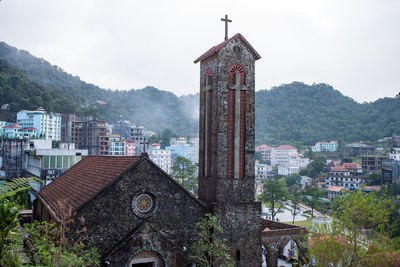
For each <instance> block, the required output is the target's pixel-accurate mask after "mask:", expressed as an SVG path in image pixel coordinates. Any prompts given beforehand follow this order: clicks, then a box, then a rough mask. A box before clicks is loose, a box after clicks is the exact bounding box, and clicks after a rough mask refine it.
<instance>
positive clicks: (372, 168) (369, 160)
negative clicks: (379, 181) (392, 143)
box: [361, 155, 388, 174]
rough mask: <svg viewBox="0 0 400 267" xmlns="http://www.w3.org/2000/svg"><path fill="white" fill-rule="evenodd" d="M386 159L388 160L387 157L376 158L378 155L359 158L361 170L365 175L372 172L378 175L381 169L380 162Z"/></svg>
mask: <svg viewBox="0 0 400 267" xmlns="http://www.w3.org/2000/svg"><path fill="white" fill-rule="evenodd" d="M387 159H388V157H387V156H378V155H368V156H361V162H362V164H361V165H362V170H363V172H364V173H366V174H370V173H373V172H379V173H380V172H381V169H382V161H383V160H387Z"/></svg>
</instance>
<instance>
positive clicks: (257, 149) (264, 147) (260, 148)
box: [256, 145, 272, 151]
mask: <svg viewBox="0 0 400 267" xmlns="http://www.w3.org/2000/svg"><path fill="white" fill-rule="evenodd" d="M270 149H272V147H270V146H267V145H261V146H257V147H256V151H265V150H270Z"/></svg>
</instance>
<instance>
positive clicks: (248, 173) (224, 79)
mask: <svg viewBox="0 0 400 267" xmlns="http://www.w3.org/2000/svg"><path fill="white" fill-rule="evenodd" d="M259 58H260V56H259V55H258V54H257V52H256V51H255V50H254V49H253V48H252V47H251V45H250V44H249V43H248V42H247V41H246V40H245V39H244V37H243V36H242V35H240V34H236V35H235V36H233V37H232V38H230V39H228V40H227V41H225V42H223V43H221V44H219V45H217V46H215V47H213V48H211V49H210V50H209V51H207V52H206V53H205V54H204V55H202V56H201V57H200V58H199V59H197V60H196V61H195V63H197V62H200V132H199V135H200V144H199V199H200V200H202V201H203V202H205V203H206V204H207V205H208V206H209V207H210V208H211V209H212V210H213V214H214V215H215V216H217V217H218V220H219V222H220V223H221V225H222V226H223V230H224V238H227V239H228V246H230V247H231V249H232V252H231V256H232V258H233V259H234V260H235V263H236V266H260V265H261V219H260V218H261V217H260V211H261V205H260V203H258V202H255V199H254V187H255V177H254V149H255V146H254V143H255V135H254V103H255V100H254V96H255V61H256V60H257V59H259Z"/></svg>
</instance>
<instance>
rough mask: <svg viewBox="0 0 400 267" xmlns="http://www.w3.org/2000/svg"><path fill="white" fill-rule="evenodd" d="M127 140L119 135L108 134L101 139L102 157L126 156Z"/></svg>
mask: <svg viewBox="0 0 400 267" xmlns="http://www.w3.org/2000/svg"><path fill="white" fill-rule="evenodd" d="M125 149H126V141H125V138H123V137H121V136H119V135H118V134H108V135H106V136H101V137H100V155H102V156H126V151H125Z"/></svg>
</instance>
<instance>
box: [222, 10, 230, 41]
mask: <svg viewBox="0 0 400 267" xmlns="http://www.w3.org/2000/svg"><path fill="white" fill-rule="evenodd" d="M221 21H224V22H225V41H226V40H228V22H232V20H230V19H228V15H225V18H221Z"/></svg>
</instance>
